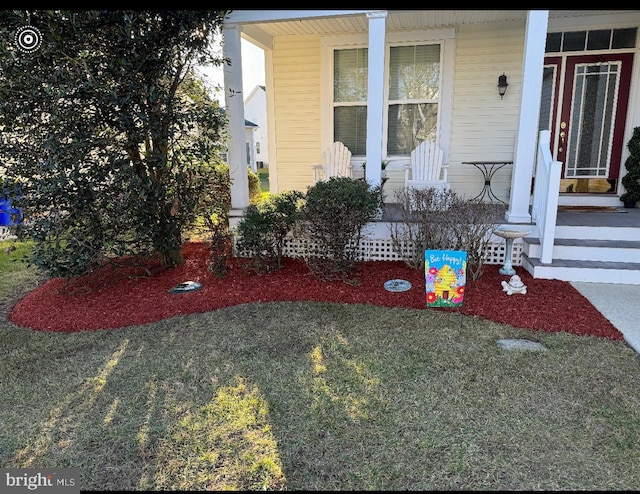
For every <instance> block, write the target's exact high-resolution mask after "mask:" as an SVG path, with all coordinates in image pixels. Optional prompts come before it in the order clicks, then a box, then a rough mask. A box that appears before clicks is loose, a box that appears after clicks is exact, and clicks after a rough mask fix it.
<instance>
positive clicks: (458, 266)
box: [424, 250, 467, 307]
mask: <svg viewBox="0 0 640 494" xmlns="http://www.w3.org/2000/svg"><path fill="white" fill-rule="evenodd" d="M466 271H467V252H466V251H464V250H425V251H424V274H425V277H426V290H427V307H460V306H462V301H463V299H464V290H465V284H466V280H467V274H466Z"/></svg>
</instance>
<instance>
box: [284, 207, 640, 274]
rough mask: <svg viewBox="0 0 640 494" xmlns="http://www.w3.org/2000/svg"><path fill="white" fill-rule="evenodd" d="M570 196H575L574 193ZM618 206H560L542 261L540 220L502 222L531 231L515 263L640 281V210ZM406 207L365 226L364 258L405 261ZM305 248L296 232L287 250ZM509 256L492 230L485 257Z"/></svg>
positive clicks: (388, 210)
mask: <svg viewBox="0 0 640 494" xmlns="http://www.w3.org/2000/svg"><path fill="white" fill-rule="evenodd" d="M571 199H572V200H575V195H572V197H571ZM563 202H565V201H563ZM569 202H571V201H569ZM610 207H611V206H610ZM613 209H614V211H593V212H592V211H565V210H562V208H560V210H559V211H558V212H557V218H556V226H555V232H554V233H555V235H554V237H555V240H554V246H553V255H552V261H551V262H550V263H542V262H541V261H540V236H539V232H538V226H537V225H536V224H535V223H533V222H532V223H511V222H505V223H503V224H502V225H500V227H501V228H507V229H514V228H517V229H522V230H529V231H530V233H529V235H527V236H526V237H525V238H523V239H515V240H514V243H513V248H512V252H511V253H510V254H511V263H512V265H513V266H521V267H523V268H524V269H526V270H527V271H528V272H530V273H531V274H532V275H533V276H534V277H535V278H547V279H559V280H564V281H588V282H596V283H597V282H600V283H620V284H640V209H638V208H634V209H625V208H622V207H613ZM401 210H402V206H401V205H400V204H396V203H387V204H385V206H384V209H383V212H382V216H381V217H380V218H379V219H377V220H376V221H373V222H371V223H369V224H368V225H367V226H366V229H365V234H364V237H363V240H362V241H361V243H360V246H359V250H360V258H361V259H362V260H370V261H401V260H402V258H401V257H400V256H399V254H398V253H397V252H395V250H394V248H393V243H392V240H391V237H390V228H391V227H392V225H393V224H394V223H396V222H399V221H401V217H402V215H401ZM304 249H305V245H304V242H303V241H301V240H299V239H296V238H294V237H291V238H290V239H289V240H288V242H287V245H286V247H285V255H287V256H290V257H299V256H301V255H302V252H303V251H304ZM505 255H506V251H505V241H504V239H503V238H501V237H498V236H497V235H492V238H491V241H490V243H489V244H488V247H487V250H486V252H485V262H486V263H487V264H504V261H505Z"/></svg>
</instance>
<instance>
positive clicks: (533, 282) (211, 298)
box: [9, 243, 623, 340]
mask: <svg viewBox="0 0 640 494" xmlns="http://www.w3.org/2000/svg"><path fill="white" fill-rule="evenodd" d="M184 256H185V263H184V264H183V265H181V266H179V267H177V268H175V269H171V270H166V271H164V272H161V273H160V274H157V275H155V276H153V277H136V278H134V277H132V276H131V275H133V274H137V275H138V276H140V275H141V274H142V272H141V270H135V269H134V268H127V269H119V270H114V269H113V268H112V267H105V268H103V269H100V270H97V271H96V272H94V273H92V274H91V275H88V276H85V277H81V278H77V279H74V280H72V282H66V281H64V280H62V279H59V278H56V279H52V280H50V281H48V282H47V283H45V284H44V285H42V286H41V287H39V288H37V289H35V290H34V291H33V292H31V293H30V294H28V295H27V296H26V297H25V298H24V299H22V300H21V301H19V302H18V303H17V304H16V305H15V306H14V307H13V309H12V311H11V313H10V315H9V317H10V320H11V321H12V322H13V323H15V324H17V325H19V326H23V327H27V328H31V329H34V330H39V331H61V332H73V331H86V330H101V329H113V328H120V327H124V326H131V325H136V324H145V323H149V322H153V321H158V320H161V319H166V318H169V317H172V316H175V315H178V314H191V313H199V312H207V311H212V310H216V309H220V308H222V307H228V306H232V305H237V304H242V303H246V302H273V301H297V300H309V301H324V302H347V303H360V304H374V305H380V306H385V307H408V308H415V309H424V310H457V309H439V308H428V307H427V306H426V294H425V278H424V273H423V272H422V271H421V270H416V269H411V268H409V267H407V266H406V265H405V264H404V263H403V262H401V261H367V262H363V263H361V264H360V272H359V275H358V276H357V279H358V280H359V284H357V285H356V286H352V285H349V284H346V283H343V282H341V281H331V282H329V281H320V280H318V279H317V278H316V277H314V276H313V275H312V274H310V272H309V269H308V268H307V266H306V265H305V263H304V262H303V261H302V260H299V259H290V258H288V259H286V260H285V267H284V269H281V270H279V271H276V272H273V273H269V274H265V275H255V274H248V273H247V272H246V271H245V270H244V269H242V267H240V265H239V264H238V262H239V260H238V259H233V260H232V266H231V269H230V271H229V272H228V273H227V274H226V276H224V277H223V278H219V277H216V276H215V275H214V274H213V273H212V272H210V271H209V270H208V268H207V260H208V257H209V250H208V248H207V245H206V244H204V243H188V244H186V245H185V246H184ZM500 267H501V266H499V265H493V264H488V265H486V266H485V267H484V274H483V275H482V276H481V277H480V279H478V280H475V281H474V280H467V284H466V288H465V297H464V302H463V304H462V309H461V311H462V312H463V313H464V314H469V315H476V316H479V317H482V318H485V319H489V320H492V321H496V322H501V323H507V324H510V325H512V326H515V327H519V328H527V329H534V330H542V331H552V332H558V331H564V332H568V333H574V334H582V335H594V336H599V337H602V338H608V339H612V340H622V339H623V336H622V334H621V333H620V332H619V331H618V330H617V329H616V328H615V327H614V326H613V325H612V324H611V322H610V321H609V320H608V319H606V318H605V317H604V316H603V315H602V314H601V313H600V312H598V310H596V309H595V307H593V305H591V303H590V302H589V301H588V300H587V299H586V298H585V297H584V296H583V295H582V294H581V293H580V292H578V291H577V290H576V289H575V288H574V287H573V286H572V285H571V284H570V283H568V282H565V281H560V280H543V279H533V278H532V277H531V275H530V274H529V273H528V272H527V271H526V270H524V269H523V268H521V267H516V268H515V269H516V272H517V274H518V275H519V276H520V277H521V279H522V281H523V282H524V284H525V285H527V294H526V295H521V294H514V295H507V294H506V293H505V292H504V291H503V290H502V286H501V284H500V282H501V281H502V280H507V281H508V280H509V276H505V275H500V274H499V273H498V269H499V268H500ZM391 279H404V280H408V281H410V282H411V285H412V288H411V289H410V290H408V291H405V292H398V293H394V292H389V291H387V290H386V289H385V288H384V286H383V285H384V282H385V281H388V280H391ZM185 281H197V282H200V283H201V284H202V288H200V289H198V290H195V291H191V292H185V293H181V294H172V293H169V289H170V288H172V287H174V286H175V285H177V284H178V283H182V282H185Z"/></svg>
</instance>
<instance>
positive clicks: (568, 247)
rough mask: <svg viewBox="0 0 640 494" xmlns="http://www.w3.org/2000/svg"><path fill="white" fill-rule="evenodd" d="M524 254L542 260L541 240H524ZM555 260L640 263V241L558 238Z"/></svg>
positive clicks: (555, 245) (553, 255)
mask: <svg viewBox="0 0 640 494" xmlns="http://www.w3.org/2000/svg"><path fill="white" fill-rule="evenodd" d="M523 243H524V252H525V254H526V255H528V256H529V257H533V258H538V259H539V258H540V250H541V247H540V239H538V238H527V239H524V240H523ZM552 257H553V259H573V260H576V261H611V262H617V263H620V262H633V263H640V240H585V239H574V238H557V239H556V240H555V242H554V246H553V253H552Z"/></svg>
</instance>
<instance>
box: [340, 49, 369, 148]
mask: <svg viewBox="0 0 640 494" xmlns="http://www.w3.org/2000/svg"><path fill="white" fill-rule="evenodd" d="M368 53H369V50H368V49H367V48H354V49H349V50H335V51H334V52H333V140H334V141H341V142H342V143H343V144H344V145H345V146H347V147H348V148H349V149H350V150H351V153H352V154H353V155H365V154H366V145H367V77H368V73H369V70H368Z"/></svg>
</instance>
